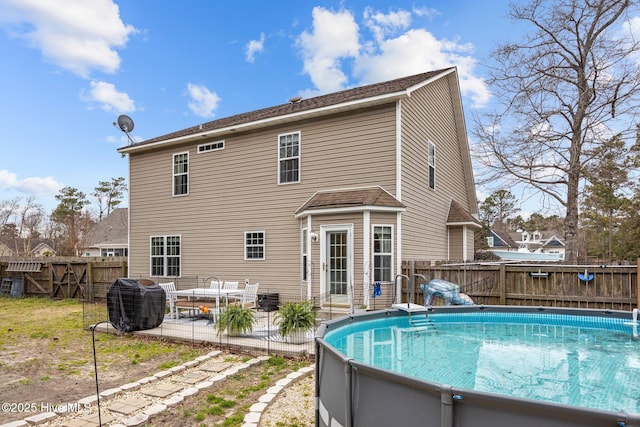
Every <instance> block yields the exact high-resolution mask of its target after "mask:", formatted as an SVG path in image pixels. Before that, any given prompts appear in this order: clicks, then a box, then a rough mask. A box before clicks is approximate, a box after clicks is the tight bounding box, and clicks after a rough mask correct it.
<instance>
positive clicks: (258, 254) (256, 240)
mask: <svg viewBox="0 0 640 427" xmlns="http://www.w3.org/2000/svg"><path fill="white" fill-rule="evenodd" d="M264 247H265V241H264V231H247V232H245V233H244V259H247V260H249V259H264Z"/></svg>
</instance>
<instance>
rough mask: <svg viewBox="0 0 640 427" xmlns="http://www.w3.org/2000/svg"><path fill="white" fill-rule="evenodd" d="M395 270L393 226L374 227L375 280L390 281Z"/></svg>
mask: <svg viewBox="0 0 640 427" xmlns="http://www.w3.org/2000/svg"><path fill="white" fill-rule="evenodd" d="M392 271H393V228H392V227H391V226H389V225H375V226H374V227H373V280H374V281H376V282H390V281H391V275H392Z"/></svg>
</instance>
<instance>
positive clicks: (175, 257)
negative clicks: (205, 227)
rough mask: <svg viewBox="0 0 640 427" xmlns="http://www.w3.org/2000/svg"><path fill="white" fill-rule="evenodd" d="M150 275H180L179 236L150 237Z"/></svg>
mask: <svg viewBox="0 0 640 427" xmlns="http://www.w3.org/2000/svg"><path fill="white" fill-rule="evenodd" d="M151 276H166V277H178V276H180V236H152V237H151Z"/></svg>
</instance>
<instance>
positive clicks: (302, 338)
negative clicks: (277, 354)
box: [287, 330, 310, 344]
mask: <svg viewBox="0 0 640 427" xmlns="http://www.w3.org/2000/svg"><path fill="white" fill-rule="evenodd" d="M287 340H288V341H289V343H291V344H303V343H305V342H308V341H310V338H309V331H308V330H298V331H295V332H292V333H290V334H288V335H287Z"/></svg>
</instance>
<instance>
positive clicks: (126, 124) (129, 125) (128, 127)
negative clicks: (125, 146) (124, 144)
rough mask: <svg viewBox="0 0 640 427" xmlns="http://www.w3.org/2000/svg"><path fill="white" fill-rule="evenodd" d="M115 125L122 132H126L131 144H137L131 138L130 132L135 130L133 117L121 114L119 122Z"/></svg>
mask: <svg viewBox="0 0 640 427" xmlns="http://www.w3.org/2000/svg"><path fill="white" fill-rule="evenodd" d="M113 125H114V126H118V128H120V130H121V131H122V132H124V133H125V135H127V138H128V139H129V143H130V144H133V143H134V142H135V141H134V140H133V139H132V138H131V135H129V132H131V131H132V130H133V120H132V119H131V117H129V116H125V115H124V114H121V115H119V116H118V122H117V123H114V124H113Z"/></svg>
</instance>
